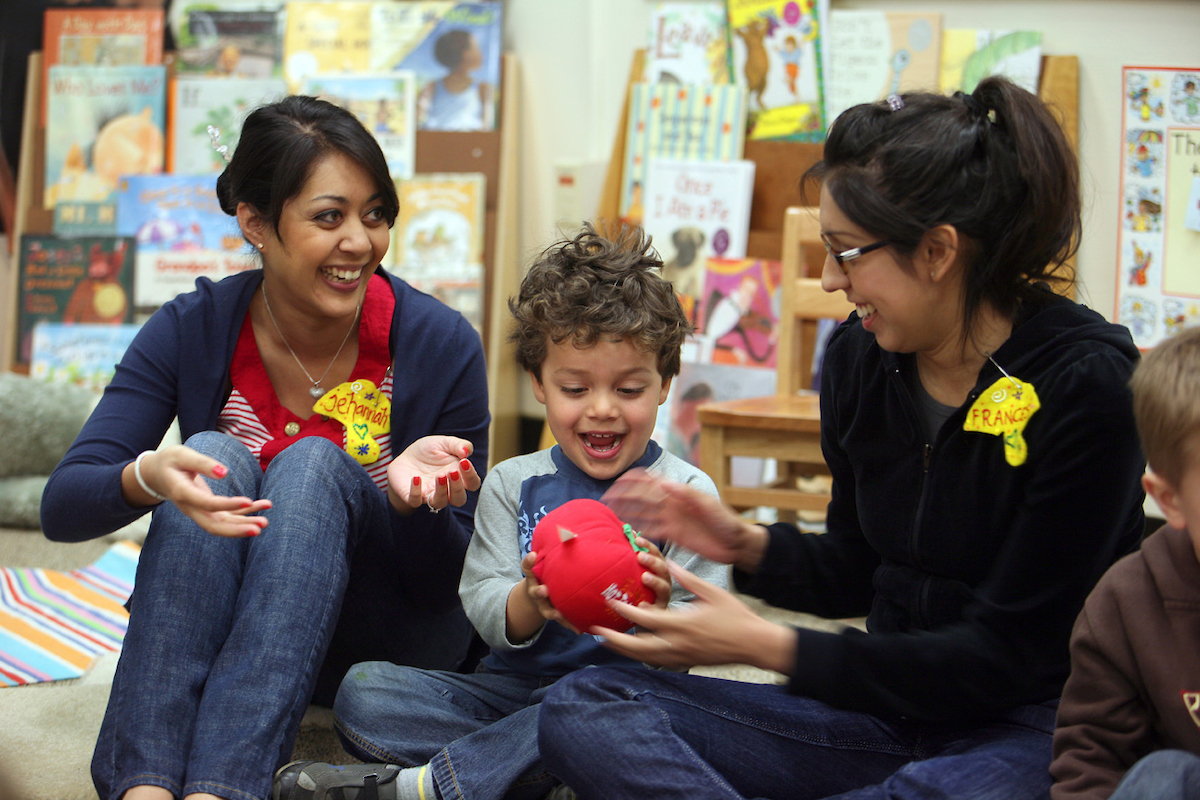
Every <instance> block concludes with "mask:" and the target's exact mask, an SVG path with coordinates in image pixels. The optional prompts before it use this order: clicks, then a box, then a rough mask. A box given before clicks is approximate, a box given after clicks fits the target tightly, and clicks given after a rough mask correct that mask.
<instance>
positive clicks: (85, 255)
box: [16, 234, 134, 365]
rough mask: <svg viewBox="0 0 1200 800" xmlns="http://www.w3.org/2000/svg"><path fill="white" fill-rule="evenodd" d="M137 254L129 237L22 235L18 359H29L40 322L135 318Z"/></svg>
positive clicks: (108, 322)
mask: <svg viewBox="0 0 1200 800" xmlns="http://www.w3.org/2000/svg"><path fill="white" fill-rule="evenodd" d="M133 258H134V243H133V240H131V239H126V238H120V237H113V236H96V237H80V238H72V239H64V238H61V237H58V236H37V235H33V234H25V235H23V236H22V237H21V246H20V250H19V252H18V255H17V264H18V274H19V278H18V292H19V301H18V307H17V353H16V363H17V364H20V365H28V364H29V363H30V359H31V357H32V351H33V329H34V327H35V326H36V325H37V324H38V323H40V322H64V323H71V324H103V325H120V324H122V323H128V322H131V321H132V320H133V300H132V297H133Z"/></svg>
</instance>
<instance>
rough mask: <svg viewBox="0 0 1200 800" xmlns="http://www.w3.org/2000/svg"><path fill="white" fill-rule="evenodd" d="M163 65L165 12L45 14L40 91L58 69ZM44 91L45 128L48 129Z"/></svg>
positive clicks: (58, 10)
mask: <svg viewBox="0 0 1200 800" xmlns="http://www.w3.org/2000/svg"><path fill="white" fill-rule="evenodd" d="M162 59H163V11H162V9H161V8H47V9H46V11H45V16H44V17H43V34H42V86H43V87H46V86H48V85H49V81H50V68H51V67H53V66H56V65H60V64H61V65H63V66H71V67H80V66H95V67H125V66H138V65H150V66H154V65H158V64H161V63H162ZM47 112H48V106H47V92H46V90H45V88H43V91H42V106H41V119H42V126H43V127H45V125H46V123H47Z"/></svg>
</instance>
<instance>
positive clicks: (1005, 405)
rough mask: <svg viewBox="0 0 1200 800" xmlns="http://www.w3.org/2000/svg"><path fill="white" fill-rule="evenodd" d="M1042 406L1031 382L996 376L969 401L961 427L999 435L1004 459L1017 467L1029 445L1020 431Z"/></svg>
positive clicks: (1026, 452)
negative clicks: (990, 383) (993, 381)
mask: <svg viewBox="0 0 1200 800" xmlns="http://www.w3.org/2000/svg"><path fill="white" fill-rule="evenodd" d="M1041 407H1042V404H1041V403H1040V402H1039V401H1038V396H1037V392H1036V391H1034V389H1033V384H1032V383H1029V382H1028V381H1026V382H1023V383H1021V382H1018V381H1016V380H1015V379H1013V378H1009V377H1007V376H1006V377H1003V378H999V379H997V380H996V382H995V383H993V384H992V385H991V386H989V387H988V389H987V391H985V392H984V393H983V394H982V395H980V397H979V399H978V400H976V401H975V402H974V404H972V406H971V409H970V411H968V412H967V419H966V421H964V422H963V430H964V431H977V432H979V433H990V434H991V435H993V436H999V437H1000V438H1001V439H1002V440H1003V441H1004V460H1005V461H1007V462H1008V463H1009V464H1011V465H1012V466H1014V467H1019V466H1021V465H1022V464H1024V463H1025V459H1026V458H1027V457H1028V456H1029V445H1028V444H1026V442H1025V437H1024V436H1022V433H1023V432H1024V430H1025V426H1026V425H1027V424H1029V418H1030V417H1032V416H1033V414H1034V412H1035V411H1037V410H1038V409H1039V408H1041Z"/></svg>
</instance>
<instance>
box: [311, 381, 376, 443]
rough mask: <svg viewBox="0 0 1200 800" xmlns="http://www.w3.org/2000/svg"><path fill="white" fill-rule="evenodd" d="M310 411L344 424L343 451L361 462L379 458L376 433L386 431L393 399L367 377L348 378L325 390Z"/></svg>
mask: <svg viewBox="0 0 1200 800" xmlns="http://www.w3.org/2000/svg"><path fill="white" fill-rule="evenodd" d="M313 411H314V412H315V413H317V414H324V415H325V416H327V417H332V418H333V419H336V420H337V421H338V422H340V423H342V424H343V425H345V426H346V452H347V453H349V454H350V455H351V456H352V457H353V458H354V460H355V461H357V462H358V463H360V464H373V463H375V462H376V461H378V460H379V443H378V442H376V441H375V437H376V436H378V435H379V434H381V433H387V431H388V423H389V421H390V419H391V416H392V401H391V400H388V399H387V396H385V395H384V393H383V392H381V391H379V389H378V388H376V386H375V384H373V383H371V382H370V381H368V380H357V381H347V382H346V383H343V384H341V385H340V386H335V387H334V388H332V389H330V390H329V391H328V392H326V393H325V394H324V395H323V396H322V397H321V399H320V400H318V401H317V402H316V403H314V404H313Z"/></svg>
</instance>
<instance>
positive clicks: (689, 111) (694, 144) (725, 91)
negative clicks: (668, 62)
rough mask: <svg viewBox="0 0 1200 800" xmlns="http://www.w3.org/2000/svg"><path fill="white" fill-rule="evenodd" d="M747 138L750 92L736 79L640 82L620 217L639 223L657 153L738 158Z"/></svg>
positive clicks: (632, 102) (633, 95) (633, 102)
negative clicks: (649, 171)
mask: <svg viewBox="0 0 1200 800" xmlns="http://www.w3.org/2000/svg"><path fill="white" fill-rule="evenodd" d="M745 140H746V93H745V90H744V89H742V87H740V86H738V85H736V84H732V83H726V84H720V85H717V84H705V85H683V84H679V85H677V84H669V83H636V84H634V85H633V87H632V90H631V92H630V96H629V121H628V124H627V127H626V133H625V160H624V163H623V164H622V168H621V204H620V212H619V213H620V216H621V218H622V219H623V220H626V221H628V222H631V223H634V224H637V223H639V222H640V221H641V219H642V209H643V206H644V204H645V200H644V197H645V189H646V165H647V164H649V163H650V161H651V160H653V159H655V158H686V159H692V160H706V161H733V160H736V159H740V158H741V157H742V153H743V147H744V145H745Z"/></svg>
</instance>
